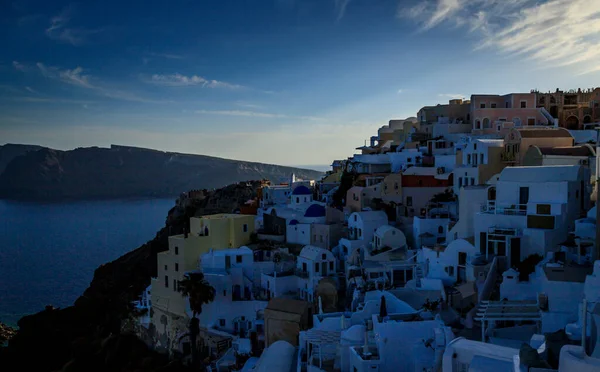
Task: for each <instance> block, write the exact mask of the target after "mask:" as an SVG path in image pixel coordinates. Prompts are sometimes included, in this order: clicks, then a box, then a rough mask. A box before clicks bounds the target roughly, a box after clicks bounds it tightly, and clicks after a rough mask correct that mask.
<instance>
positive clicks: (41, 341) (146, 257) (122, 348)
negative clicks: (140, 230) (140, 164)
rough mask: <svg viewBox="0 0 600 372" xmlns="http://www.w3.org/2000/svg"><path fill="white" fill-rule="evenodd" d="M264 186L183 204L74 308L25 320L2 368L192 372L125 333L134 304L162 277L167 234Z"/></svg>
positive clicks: (231, 189)
mask: <svg viewBox="0 0 600 372" xmlns="http://www.w3.org/2000/svg"><path fill="white" fill-rule="evenodd" d="M259 187H260V182H259V181H253V182H243V183H238V184H233V185H229V186H227V187H224V188H221V189H218V190H214V191H208V192H207V193H203V194H202V195H201V196H198V195H196V196H195V197H194V198H192V199H187V200H181V198H183V197H180V199H179V200H178V202H177V204H176V206H174V207H173V208H172V209H171V210H170V211H169V214H168V216H167V219H166V223H165V227H164V228H162V229H161V230H160V231H159V232H158V233H157V234H156V237H155V238H154V239H153V240H151V241H149V242H148V243H146V244H144V245H142V246H141V247H139V248H137V249H135V250H133V251H131V252H129V253H127V254H125V255H123V256H122V257H120V258H118V259H117V260H115V261H113V262H110V263H107V264H104V265H102V266H100V267H99V268H98V269H96V271H95V273H94V279H93V280H92V282H91V284H90V287H89V288H88V289H87V290H86V291H85V292H84V294H83V295H82V296H81V297H80V298H79V299H77V301H75V304H74V305H73V306H70V307H68V308H65V309H54V308H52V307H50V306H49V307H47V308H46V310H44V311H41V312H40V313H37V314H34V315H30V316H26V317H23V318H22V319H21V320H20V321H19V323H18V325H19V330H18V332H17V334H16V335H15V336H14V337H13V338H12V339H11V340H10V342H9V346H8V347H7V348H0V370H1V371H185V370H187V369H186V368H185V367H183V366H182V365H181V364H179V363H178V362H174V361H169V360H168V359H167V358H166V357H165V356H164V355H160V354H157V353H155V352H153V351H151V350H148V348H147V347H146V346H145V344H144V343H143V342H141V341H140V340H138V339H137V338H136V337H135V336H133V335H130V334H123V333H122V332H121V325H122V323H123V321H125V320H127V319H129V318H130V316H131V310H132V308H131V302H132V301H133V300H135V299H137V297H138V295H139V294H140V293H141V292H142V291H143V290H144V289H145V288H146V287H147V286H148V285H149V284H150V278H151V277H154V276H156V254H157V253H158V252H161V251H164V250H167V249H168V241H167V239H168V236H169V235H173V234H180V233H182V232H183V229H184V228H189V226H188V224H189V218H190V217H192V216H201V215H204V214H206V213H208V212H210V213H215V212H222V213H226V212H232V211H233V210H235V209H236V208H237V207H238V206H239V205H240V204H243V203H244V202H246V201H247V200H248V199H251V198H253V197H254V196H256V191H257V189H258V188H259Z"/></svg>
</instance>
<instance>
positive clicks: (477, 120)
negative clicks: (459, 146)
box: [475, 119, 481, 129]
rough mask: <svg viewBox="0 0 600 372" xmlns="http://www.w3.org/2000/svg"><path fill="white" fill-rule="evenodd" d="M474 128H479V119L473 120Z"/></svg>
mask: <svg viewBox="0 0 600 372" xmlns="http://www.w3.org/2000/svg"><path fill="white" fill-rule="evenodd" d="M475 129H481V120H479V119H476V120H475Z"/></svg>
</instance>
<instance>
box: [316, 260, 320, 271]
mask: <svg viewBox="0 0 600 372" xmlns="http://www.w3.org/2000/svg"><path fill="white" fill-rule="evenodd" d="M319 271H320V270H319V263H318V262H316V263H315V273H318V272H319Z"/></svg>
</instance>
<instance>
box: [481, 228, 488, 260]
mask: <svg viewBox="0 0 600 372" xmlns="http://www.w3.org/2000/svg"><path fill="white" fill-rule="evenodd" d="M486 252H487V233H485V232H481V233H479V253H481V254H482V255H485V254H486Z"/></svg>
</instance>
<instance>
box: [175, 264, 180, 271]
mask: <svg viewBox="0 0 600 372" xmlns="http://www.w3.org/2000/svg"><path fill="white" fill-rule="evenodd" d="M175 271H179V264H178V263H175Z"/></svg>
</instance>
